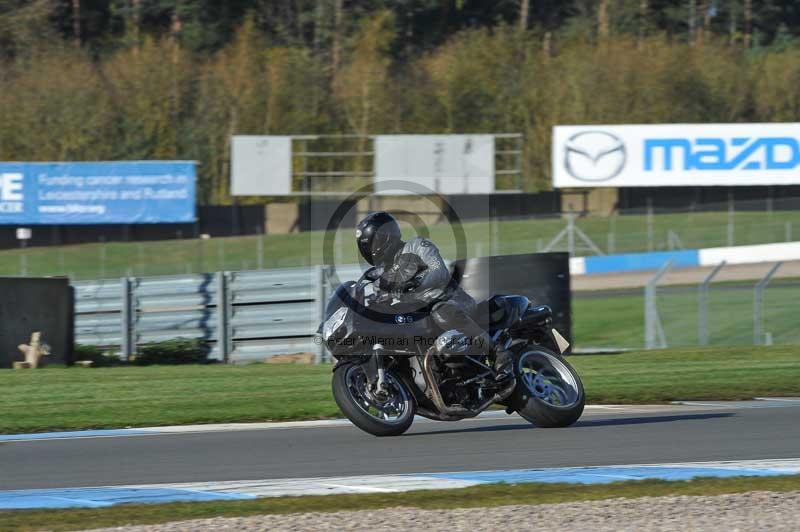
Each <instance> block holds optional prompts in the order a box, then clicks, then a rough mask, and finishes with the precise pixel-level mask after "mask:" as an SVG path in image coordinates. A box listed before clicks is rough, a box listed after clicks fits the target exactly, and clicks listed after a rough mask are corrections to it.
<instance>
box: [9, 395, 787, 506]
mask: <svg viewBox="0 0 800 532" xmlns="http://www.w3.org/2000/svg"><path fill="white" fill-rule="evenodd" d="M798 457H800V401H796V402H791V401H789V402H785V403H780V402H774V403H772V402H758V401H756V402H752V403H750V402H748V403H742V404H735V403H732V404H725V405H715V406H708V405H693V406H684V405H674V406H670V405H665V406H658V407H649V408H648V407H630V408H629V407H625V408H619V409H613V408H612V409H609V408H593V409H588V410H587V413H586V414H585V415H584V417H583V418H582V419H581V421H579V422H578V424H576V425H575V426H573V427H570V428H565V429H539V428H535V427H533V426H531V425H529V424H528V423H526V422H524V421H523V420H522V419H521V418H519V417H517V416H505V414H502V417H496V416H492V417H488V418H478V419H475V420H470V421H460V422H456V423H439V422H420V423H415V425H414V427H412V429H411V430H410V431H409V432H408V433H407V434H406V435H404V436H401V437H395V438H375V437H372V436H369V435H367V434H365V433H362V432H360V431H359V430H357V429H355V428H354V427H351V426H325V427H311V428H309V427H305V428H275V429H266V430H264V429H260V430H240V431H228V432H200V433H189V434H158V435H146V436H126V437H107V438H80V439H54V440H39V441H19V442H2V443H0V490H13V489H27V488H57V487H82V486H111V485H123V484H152V483H168V482H204V481H218V480H247V479H273V478H274V479H279V478H280V479H285V478H308V477H329V476H330V477H333V476H345V475H379V474H391V473H423V472H450V471H478V470H489V469H522V468H538V467H566V466H589V465H620V464H650V463H671V462H685V461H710V460H746V459H778V458H798Z"/></svg>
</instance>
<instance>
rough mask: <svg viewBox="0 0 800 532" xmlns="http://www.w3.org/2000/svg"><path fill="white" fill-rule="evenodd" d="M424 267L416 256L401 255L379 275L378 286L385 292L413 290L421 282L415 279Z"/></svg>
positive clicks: (411, 254) (409, 254)
mask: <svg viewBox="0 0 800 532" xmlns="http://www.w3.org/2000/svg"><path fill="white" fill-rule="evenodd" d="M425 267H426V266H425V263H424V262H422V259H420V258H419V257H418V256H417V255H415V254H413V253H403V254H401V255H400V256H399V257H397V260H395V262H394V264H392V266H391V267H390V268H388V269H387V270H385V271H384V272H383V274H381V276H380V282H379V284H378V286H379V287H380V289H381V290H383V291H386V292H404V291H408V290H409V288H410V289H412V290H413V288H416V286H418V285H419V281H420V280H421V279H420V280H417V281H415V279H416V278H417V277H419V275H418V274H419V273H420V270H423V269H425Z"/></svg>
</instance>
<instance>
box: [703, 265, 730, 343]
mask: <svg viewBox="0 0 800 532" xmlns="http://www.w3.org/2000/svg"><path fill="white" fill-rule="evenodd" d="M725 264H726V262H725V261H722V262H720V263H719V264H717V265H716V266H715V267H714V269H713V270H711V273H709V274H708V275H707V276H706V278H705V279H703V282H702V283H700V289H699V291H698V292H699V293H698V298H697V342H698V343H699V344H700V345H708V289H709V287H710V286H711V281H712V280H713V279H714V277H716V276H717V274H718V273H719V272H720V270H721V269H722V268H724V267H725Z"/></svg>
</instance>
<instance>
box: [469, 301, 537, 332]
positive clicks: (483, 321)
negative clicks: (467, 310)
mask: <svg viewBox="0 0 800 532" xmlns="http://www.w3.org/2000/svg"><path fill="white" fill-rule="evenodd" d="M522 299H524V300H525V304H524V305H523V304H522V301H521V300H522ZM523 307H527V299H525V298H521V297H520V296H503V295H496V296H492V297H490V298H489V299H485V300H483V301H481V302H480V303H478V304H477V305H476V306H475V310H474V311H473V312H472V319H474V320H475V322H476V323H477V324H478V325H480V326H481V327H483V328H484V329H485V330H487V331H494V330H497V329H503V328H506V327H511V325H512V324H513V323H515V322H516V321H517V320H519V317H520V315H521V313H522V312H524V311H525V308H523Z"/></svg>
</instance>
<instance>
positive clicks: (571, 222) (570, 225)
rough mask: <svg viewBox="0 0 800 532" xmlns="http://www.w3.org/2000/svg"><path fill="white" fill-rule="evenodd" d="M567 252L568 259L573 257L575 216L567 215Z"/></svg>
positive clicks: (572, 214)
mask: <svg viewBox="0 0 800 532" xmlns="http://www.w3.org/2000/svg"><path fill="white" fill-rule="evenodd" d="M567 252H568V253H569V256H570V257H574V256H575V214H574V213H569V214H567Z"/></svg>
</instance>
